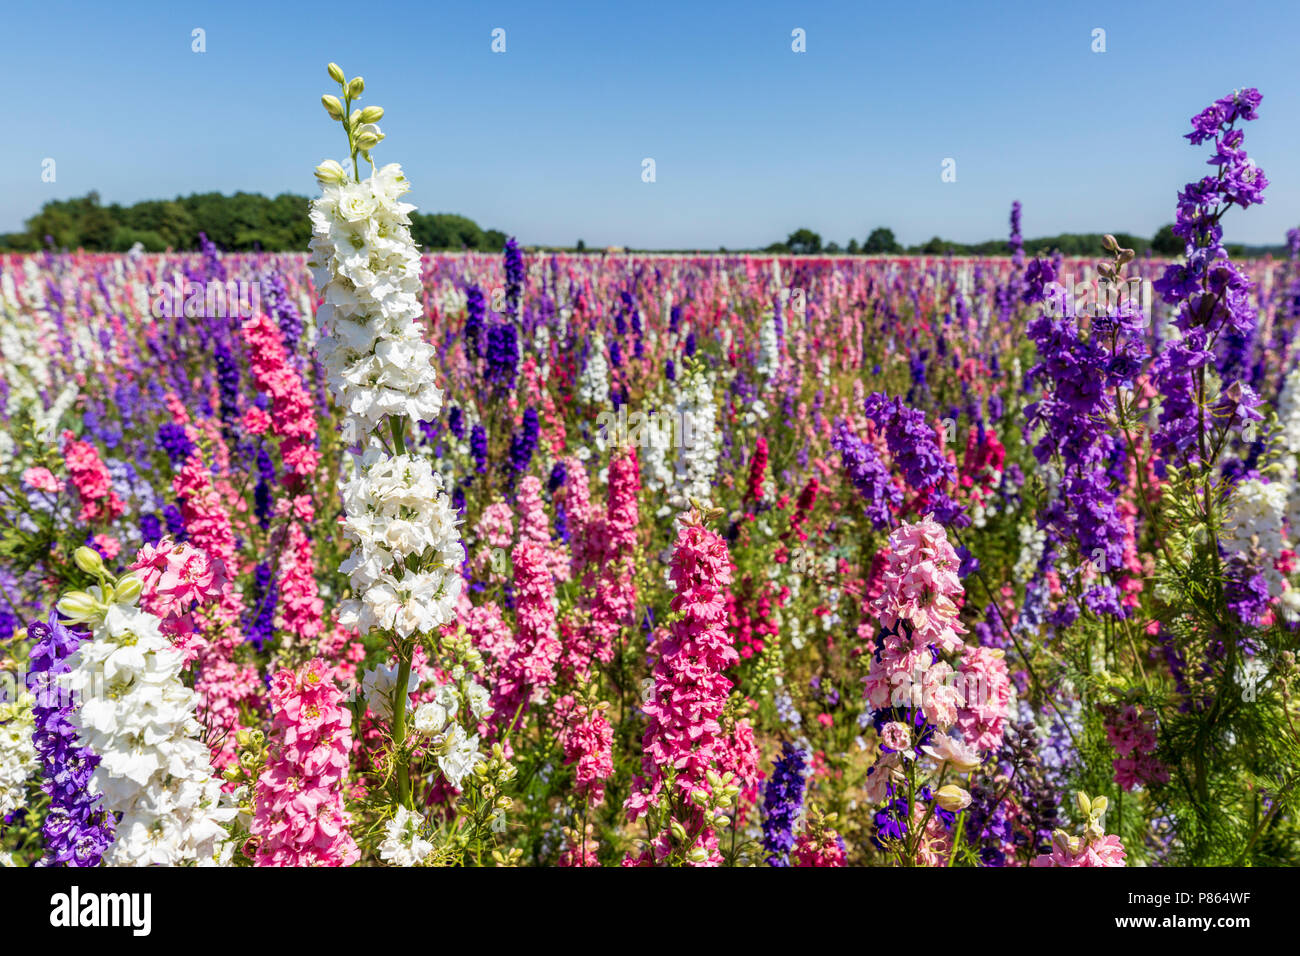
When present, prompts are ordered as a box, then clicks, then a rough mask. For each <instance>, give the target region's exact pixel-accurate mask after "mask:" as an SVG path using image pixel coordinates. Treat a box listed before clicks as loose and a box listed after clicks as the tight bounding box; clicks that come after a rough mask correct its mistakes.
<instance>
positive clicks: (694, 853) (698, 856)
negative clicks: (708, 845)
mask: <svg viewBox="0 0 1300 956" xmlns="http://www.w3.org/2000/svg"><path fill="white" fill-rule="evenodd" d="M708 858H709V851H708V850H706V849H704V847H702V846H697V847H696V848H695V849H693V850H691V852H690V853H687V854H686V859H688V860H690V861H691V862H692V863H703V862H704V861H705V860H707V859H708Z"/></svg>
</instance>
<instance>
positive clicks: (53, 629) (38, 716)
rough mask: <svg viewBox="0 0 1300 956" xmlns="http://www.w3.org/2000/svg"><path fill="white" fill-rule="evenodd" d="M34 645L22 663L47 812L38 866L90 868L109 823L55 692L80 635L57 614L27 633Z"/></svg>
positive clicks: (87, 757)
mask: <svg viewBox="0 0 1300 956" xmlns="http://www.w3.org/2000/svg"><path fill="white" fill-rule="evenodd" d="M28 631H29V633H30V635H31V636H32V637H33V638H35V639H36V643H35V644H34V645H32V650H31V654H30V656H29V658H28V667H29V668H30V671H31V677H30V678H29V684H30V685H31V687H32V693H33V695H34V697H35V702H34V704H33V706H32V716H33V718H34V720H35V727H34V729H33V733H32V742H33V743H34V745H35V747H36V751H37V753H38V754H39V755H40V760H41V773H42V775H43V776H44V778H45V783H44V785H43V788H44V790H45V792H46V794H48V795H49V798H50V807H49V810H48V811H47V812H46V816H45V820H44V822H43V823H42V824H41V833H42V835H43V836H44V838H45V856H44V858H43V859H42V862H43V863H44V864H46V865H49V866H96V865H98V864H99V862H100V860H101V859H102V858H103V855H104V851H105V850H107V849H108V847H109V846H110V845H111V844H112V842H113V826H114V820H113V818H112V817H111V816H109V815H108V814H106V813H105V812H104V810H103V808H102V807H101V806H100V800H99V798H98V797H97V796H96V795H95V794H93V793H91V791H90V779H91V775H92V774H93V773H94V771H95V766H96V765H97V764H98V763H99V758H98V757H96V756H95V754H94V753H93V752H92V751H91V750H90V749H88V748H86V747H80V746H78V745H77V729H76V727H75V726H73V724H72V721H71V719H70V718H71V716H72V703H71V701H68V700H67V699H66V695H65V694H64V693H63V689H62V687H61V686H60V684H61V681H62V675H64V674H66V673H67V672H68V669H69V663H68V659H69V658H70V657H71V656H72V654H73V652H74V651H76V649H77V646H78V644H80V642H81V639H82V638H81V635H78V634H77V633H76V632H75V631H72V630H69V629H68V628H66V627H64V626H63V623H62V622H61V621H60V620H59V616H58V613H57V612H55V613H51V614H50V619H49V622H48V623H46V622H42V621H36V622H34V623H33V624H32V625H31V627H30V628H28Z"/></svg>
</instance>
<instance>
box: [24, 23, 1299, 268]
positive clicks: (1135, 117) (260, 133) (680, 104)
mask: <svg viewBox="0 0 1300 956" xmlns="http://www.w3.org/2000/svg"><path fill="white" fill-rule="evenodd" d="M198 9H199V11H200V12H196V9H195V8H191V9H187V10H183V11H182V10H175V9H172V8H170V7H168V6H166V5H162V4H157V3H147V4H142V5H140V7H139V12H138V13H137V14H136V15H135V16H134V17H133V18H132V19H131V20H130V21H129V22H128V21H125V20H120V19H119V18H117V17H115V16H114V15H113V13H112V12H111V11H108V10H101V9H98V8H95V7H93V6H91V5H88V4H85V3H77V2H69V3H57V2H56V3H49V4H43V5H40V6H39V7H34V8H27V7H25V8H22V9H17V10H15V11H13V12H11V13H10V15H9V17H8V20H7V30H6V34H5V36H4V38H3V39H0V53H3V54H4V56H5V59H6V62H7V63H8V64H9V66H10V69H11V71H13V73H14V75H19V76H27V77H31V76H40V77H41V81H40V83H41V87H42V88H41V95H40V103H41V105H40V109H39V111H38V112H37V113H36V114H35V115H30V116H29V115H26V114H24V116H23V126H22V129H23V137H22V140H21V142H20V144H19V145H18V147H17V148H16V149H12V150H10V151H7V152H6V153H5V154H4V156H3V158H0V187H3V190H2V192H0V232H19V231H21V230H22V228H23V224H24V223H25V221H26V220H27V219H28V218H30V217H31V216H32V215H34V214H35V213H36V212H37V211H38V210H39V209H40V207H41V205H42V204H43V203H44V202H45V201H47V200H51V199H68V198H73V197H78V196H84V195H85V194H86V193H88V192H90V191H92V190H95V191H97V192H98V193H99V194H100V196H101V201H102V202H103V203H105V204H111V203H114V202H116V203H120V204H122V205H129V204H131V203H133V202H137V201H140V200H144V199H165V198H170V197H172V196H178V195H187V194H191V193H196V192H198V193H202V192H220V193H223V194H230V193H233V192H240V191H243V192H252V193H261V194H264V195H267V196H275V195H278V194H280V193H285V192H288V193H294V194H297V195H308V196H310V195H312V194H313V193H314V187H315V184H314V181H313V179H312V175H311V169H312V168H313V167H314V166H315V165H316V164H317V163H319V162H320V161H321V160H322V159H325V158H328V157H336V158H337V157H338V156H339V155H340V154H341V153H342V152H343V144H342V142H341V140H340V136H339V133H338V127H337V125H336V124H333V123H331V122H330V121H329V120H328V118H327V117H326V116H325V114H324V111H323V110H322V109H321V107H320V104H319V97H320V95H321V93H324V92H328V91H329V89H330V81H329V79H328V77H327V76H326V74H325V64H326V63H327V62H328V61H330V60H333V61H336V62H338V63H340V64H341V65H342V66H343V68H344V69H345V70H346V71H348V74H349V75H356V74H360V75H362V76H364V77H366V81H367V90H366V95H365V97H364V98H363V99H362V105H368V104H377V105H381V106H383V107H384V108H385V110H386V111H387V112H386V115H385V117H384V120H383V121H382V123H381V125H382V126H383V128H384V131H385V133H387V135H388V138H387V140H386V141H385V142H384V143H383V144H381V146H380V147H379V148H378V149H377V150H376V152H375V159H376V162H377V163H378V164H384V163H389V162H398V163H401V164H402V167H403V169H404V170H405V171H406V172H407V174H408V176H409V178H410V179H411V181H412V183H413V189H412V193H411V196H410V198H411V201H412V202H414V203H415V204H416V205H417V206H418V207H419V209H420V211H422V212H428V213H437V212H443V211H447V212H451V213H454V214H458V215H463V216H466V217H468V218H470V219H472V220H474V221H475V222H476V223H478V224H479V225H480V226H482V227H483V228H484V229H499V230H501V231H503V232H506V233H507V234H510V235H514V236H517V237H518V239H519V241H520V242H521V243H522V244H525V245H529V246H561V247H571V246H573V245H574V244H575V243H576V242H577V241H578V240H579V239H582V240H584V241H585V242H586V243H587V244H588V245H589V246H591V247H593V248H604V247H609V246H621V247H625V248H636V249H647V250H649V249H655V250H678V249H700V250H705V249H716V248H720V247H726V248H728V249H737V250H740V249H754V248H761V247H763V246H765V245H767V244H769V243H772V242H778V241H781V240H783V239H784V237H785V236H786V235H788V234H789V233H790V232H792V231H794V230H796V229H798V228H801V227H807V228H810V229H812V230H814V231H816V232H818V233H820V234H821V235H822V237H823V239H824V240H825V241H828V242H829V241H834V242H837V243H840V244H841V245H844V244H846V243H847V242H848V240H849V239H851V238H852V239H857V240H859V241H862V240H863V239H864V238H865V237H866V235H867V234H868V233H869V232H870V230H871V229H872V228H874V227H876V226H888V227H889V228H891V229H893V230H894V232H895V234H896V236H897V238H898V241H899V242H900V243H902V244H903V245H905V246H913V245H919V244H922V243H924V242H926V241H927V240H929V239H930V238H931V237H933V236H939V237H942V238H943V239H946V240H949V241H952V242H959V243H978V242H985V241H988V240H989V239H991V238H997V237H999V236H1003V235H1005V234H1006V232H1007V219H1008V215H1009V212H1010V206H1011V203H1012V201H1013V200H1019V201H1020V202H1021V203H1022V204H1023V208H1024V220H1023V231H1024V234H1025V235H1026V236H1038V237H1050V236H1056V235H1060V234H1062V233H1103V232H1114V233H1118V232H1127V233H1131V234H1133V235H1135V236H1143V237H1150V236H1152V235H1154V234H1155V232H1156V230H1157V229H1159V228H1160V227H1161V226H1163V225H1164V224H1166V223H1168V222H1171V221H1172V220H1173V212H1174V204H1175V198H1176V192H1177V189H1178V187H1179V184H1181V183H1183V182H1185V181H1187V180H1189V179H1191V178H1194V177H1197V176H1200V175H1203V174H1204V171H1205V169H1206V167H1205V165H1204V162H1205V155H1204V153H1203V151H1200V150H1197V149H1194V148H1192V147H1190V146H1189V144H1188V143H1187V141H1186V140H1185V139H1183V138H1182V137H1183V134H1184V133H1186V132H1187V131H1188V129H1189V125H1188V121H1189V119H1190V117H1191V116H1192V115H1193V114H1194V113H1196V112H1197V111H1199V110H1200V109H1201V108H1202V107H1203V106H1204V104H1205V103H1206V102H1208V101H1209V100H1211V99H1214V98H1216V97H1218V96H1222V95H1224V94H1225V93H1227V92H1229V91H1231V90H1232V89H1236V88H1241V87H1245V86H1255V87H1258V88H1259V89H1260V91H1261V92H1262V93H1263V96H1264V102H1263V105H1262V107H1261V110H1260V119H1259V120H1258V121H1256V122H1253V123H1250V124H1248V125H1247V126H1246V128H1245V132H1246V147H1247V149H1249V151H1250V153H1251V155H1252V156H1254V157H1256V158H1257V159H1258V161H1259V163H1260V165H1261V167H1262V168H1263V169H1264V171H1265V173H1266V175H1268V177H1269V180H1270V186H1269V189H1268V192H1267V196H1268V199H1267V201H1266V203H1265V205H1264V206H1263V207H1262V208H1261V209H1260V210H1258V212H1257V213H1256V214H1255V215H1253V216H1250V217H1240V216H1229V217H1228V219H1226V220H1225V222H1224V229H1225V240H1226V241H1227V242H1230V243H1238V244H1243V245H1247V246H1278V245H1280V244H1282V243H1283V242H1284V241H1285V233H1286V230H1287V229H1288V228H1291V227H1292V226H1294V225H1296V223H1297V222H1300V158H1298V157H1300V129H1297V127H1296V125H1295V124H1294V123H1291V122H1289V120H1288V117H1291V116H1294V115H1295V111H1296V108H1297V106H1300V76H1297V74H1296V71H1295V70H1294V69H1293V68H1292V66H1291V63H1292V59H1293V54H1292V52H1291V50H1290V48H1289V47H1290V45H1291V38H1292V37H1294V35H1295V32H1296V30H1295V29H1294V28H1295V27H1300V10H1297V9H1296V8H1294V7H1291V6H1283V5H1278V6H1277V9H1276V10H1274V12H1273V13H1271V14H1270V15H1269V21H1270V23H1271V24H1272V27H1273V28H1272V29H1270V30H1269V31H1267V32H1266V34H1265V35H1263V36H1260V35H1259V31H1257V30H1256V29H1255V28H1254V27H1253V24H1254V23H1255V22H1256V18H1255V17H1242V18H1235V19H1228V20H1223V18H1218V19H1216V20H1215V23H1216V37H1215V43H1216V48H1215V50H1214V51H1213V52H1212V53H1209V54H1206V55H1204V56H1202V57H1200V58H1199V59H1198V61H1197V69H1196V72H1195V75H1194V76H1191V77H1184V76H1183V73H1182V70H1183V67H1184V65H1185V61H1186V58H1187V57H1188V56H1189V55H1190V54H1189V52H1188V51H1194V50H1196V49H1197V48H1198V43H1203V42H1204V40H1203V38H1202V33H1203V28H1201V27H1200V26H1198V25H1197V24H1199V23H1201V22H1203V21H1204V20H1205V18H1204V17H1201V16H1197V12H1198V11H1209V10H1212V9H1213V10H1217V9H1219V8H1218V7H1211V6H1210V5H1209V4H1207V3H1196V4H1191V5H1190V8H1189V5H1188V4H1177V5H1175V4H1164V5H1159V6H1152V7H1143V8H1142V9H1132V8H1131V7H1130V6H1127V5H1120V4H1118V3H1101V4H1096V5H1093V6H1092V7H1091V8H1090V11H1089V12H1088V13H1086V14H1081V13H1076V12H1074V11H1072V10H1066V9H1056V8H1052V9H1046V10H1044V9H1041V8H1040V7H1039V6H1037V5H1034V4H1030V3H1019V2H1017V3H1010V4H1006V5H1003V6H1000V7H998V8H997V9H996V10H988V11H985V10H980V9H974V8H966V7H960V6H958V5H955V4H951V3H942V4H939V5H937V7H930V8H927V9H926V10H924V11H921V10H889V11H886V12H884V13H880V14H869V13H867V12H865V11H861V10H858V9H855V8H852V7H848V6H844V5H836V4H831V5H826V6H823V7H819V8H817V9H815V10H805V9H802V8H800V7H799V6H797V5H794V4H779V3H759V4H747V5H744V6H743V7H742V6H741V5H723V6H721V7H718V8H714V9H709V10H698V9H696V8H693V7H686V6H685V5H683V4H668V5H662V6H657V7H656V8H655V9H654V10H653V11H631V12H628V11H616V10H608V9H605V8H602V7H599V6H595V5H584V4H579V5H572V6H570V7H567V8H565V9H563V10H553V11H552V10H548V11H539V10H536V9H532V8H529V7H525V6H522V5H518V4H509V3H507V4H499V5H495V6H494V7H493V8H492V9H491V10H490V11H488V12H479V11H463V10H459V9H450V10H436V9H426V8H423V7H418V6H412V5H407V4H384V5H379V6H376V7H373V8H371V10H370V11H369V12H370V13H371V14H372V15H373V19H374V22H375V24H376V29H375V30H374V31H373V36H374V37H383V38H384V40H385V42H386V46H385V47H384V48H383V51H382V53H380V52H377V51H376V50H375V48H374V46H375V44H374V43H373V42H371V41H369V40H367V39H366V38H365V37H363V36H360V35H358V32H357V31H343V30H341V29H338V28H335V27H334V26H333V24H334V23H341V22H347V21H346V20H344V19H343V18H341V17H336V16H334V15H332V13H331V11H333V10H335V9H337V10H339V11H342V10H343V9H345V8H344V7H343V6H342V5H337V4H332V3H321V4H317V5H315V6H314V7H313V12H314V13H315V16H313V17H312V18H310V19H304V18H300V17H299V15H298V13H297V11H294V10H279V9H266V8H264V7H260V6H259V7H254V6H253V5H251V4H248V3H243V2H238V3H233V4H226V5H222V6H220V7H217V6H213V7H211V8H209V9H208V10H207V11H206V12H202V11H201V8H198ZM1169 13H1176V17H1170V16H1168V14H1169ZM395 16H400V18H401V20H402V28H401V29H400V30H398V31H393V30H388V31H387V32H386V30H385V27H386V25H387V24H388V23H389V22H390V21H391V20H393V19H394V17H395ZM300 20H301V22H300ZM70 21H74V22H78V23H79V24H80V25H81V26H82V29H80V30H79V31H78V32H77V33H76V34H75V35H70V36H69V35H65V32H64V31H65V28H66V24H67V23H68V22H70ZM249 23H253V24H255V25H256V29H255V30H251V31H250V30H249V29H248V24H249ZM196 28H198V29H202V30H204V34H203V46H204V51H203V52H201V53H199V52H194V51H193V50H192V47H193V46H194V43H195V41H194V40H193V37H192V30H194V29H196ZM496 28H502V29H504V30H505V31H506V37H505V39H506V50H505V52H504V53H493V52H492V50H491V44H492V31H493V30H494V29H496ZM795 28H800V29H803V30H805V31H806V33H805V46H806V51H805V52H802V53H796V52H794V51H793V50H792V49H791V45H792V43H793V42H794V41H793V40H792V37H791V31H792V30H794V29H795ZM1097 28H1100V29H1103V30H1105V31H1106V33H1105V46H1106V49H1105V52H1104V53H1103V52H1093V51H1092V49H1091V46H1092V45H1094V43H1095V40H1094V37H1093V31H1094V30H1095V29H1097ZM53 36H57V37H58V39H59V43H57V44H52V43H51V42H50V38H51V37H53ZM232 37H233V38H235V39H234V40H233V41H232ZM272 38H274V40H273V39H272ZM1244 63H1248V64H1249V68H1248V69H1246V70H1243V68H1242V66H1241V64H1244ZM159 76H166V78H167V79H166V81H165V82H160V81H159V80H158V77H159ZM108 88H111V89H112V90H113V93H112V96H113V99H114V101H115V104H114V105H115V107H117V108H116V109H114V110H112V111H109V110H106V109H105V108H104V97H105V95H106V94H105V90H106V89H108ZM1112 102H1113V103H1117V104H1120V105H1119V106H1117V107H1116V108H1115V109H1113V110H1112V111H1110V112H1109V113H1103V114H1102V115H1100V116H1098V115H1097V114H1098V112H1099V111H1098V110H1097V108H1096V106H1095V104H1097V103H1112ZM195 104H198V105H195ZM882 131H883V132H884V133H885V134H887V138H886V137H885V136H882ZM1099 143H1100V144H1101V148H1098V144H1099ZM646 158H652V159H654V160H655V166H654V169H655V179H654V182H643V181H642V169H643V165H642V164H643V160H644V159H646ZM49 159H52V160H54V161H55V163H56V169H57V174H56V178H55V181H54V182H52V183H50V182H42V180H41V172H42V164H43V163H44V162H45V161H46V160H49ZM945 159H955V161H956V166H955V168H956V173H957V176H956V181H955V182H943V181H942V179H941V173H942V164H943V161H944V160H945ZM755 196H761V197H765V198H764V201H763V202H758V203H756V202H754V201H753V198H752V197H755Z"/></svg>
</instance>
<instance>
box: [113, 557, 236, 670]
mask: <svg viewBox="0 0 1300 956" xmlns="http://www.w3.org/2000/svg"><path fill="white" fill-rule="evenodd" d="M129 570H131V571H133V572H134V573H135V576H136V577H138V578H139V579H140V583H141V586H142V590H141V593H140V606H141V608H143V609H144V610H146V611H148V612H149V613H150V614H152V615H154V616H155V617H157V618H158V628H159V630H161V631H162V633H163V634H165V635H167V637H168V638H169V639H170V640H171V642H172V645H173V646H174V647H175V648H176V649H177V650H178V651H180V652H181V664H182V666H188V664H189V663H190V661H192V660H193V659H194V658H195V657H197V656H198V654H199V651H200V650H201V649H202V648H203V647H204V644H205V642H204V640H203V636H202V634H201V633H200V632H199V631H198V629H197V627H196V625H195V622H194V616H193V611H194V609H195V608H196V607H199V606H201V605H204V604H207V603H208V602H210V601H212V600H213V599H215V598H217V597H219V596H220V595H221V594H223V593H224V592H225V589H226V583H227V578H226V569H225V565H224V564H222V563H221V562H220V561H213V560H211V559H209V558H208V556H207V555H206V554H205V553H204V552H202V551H200V550H199V549H198V548H194V547H191V546H189V545H187V544H184V543H176V542H173V541H172V540H171V539H170V538H166V537H165V538H162V539H160V540H159V541H158V542H157V543H155V544H148V543H146V544H145V545H144V546H143V547H142V548H141V549H140V550H139V552H138V553H137V554H136V557H135V560H134V561H132V562H131V564H130V565H129Z"/></svg>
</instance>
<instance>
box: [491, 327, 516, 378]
mask: <svg viewBox="0 0 1300 956" xmlns="http://www.w3.org/2000/svg"><path fill="white" fill-rule="evenodd" d="M486 354H487V369H486V377H487V384H489V385H491V386H492V387H493V390H494V391H495V393H496V394H498V395H504V394H508V393H510V392H513V391H514V388H515V382H516V381H517V380H518V378H519V332H518V330H517V329H516V328H515V326H514V323H512V322H508V321H501V322H495V323H493V324H492V325H491V326H489V327H488V330H487V353H486Z"/></svg>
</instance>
